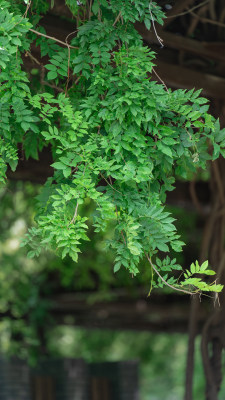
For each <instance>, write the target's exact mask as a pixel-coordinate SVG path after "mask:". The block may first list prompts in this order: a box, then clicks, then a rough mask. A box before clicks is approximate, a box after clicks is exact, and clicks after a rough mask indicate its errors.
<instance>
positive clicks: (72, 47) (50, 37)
mask: <svg viewBox="0 0 225 400" xmlns="http://www.w3.org/2000/svg"><path fill="white" fill-rule="evenodd" d="M29 30H30V31H31V32H33V33H35V34H36V35H38V36H43V37H45V38H47V39H51V40H54V41H55V42H57V43H60V44H62V45H63V46H66V47H68V48H70V49H79V47H75V46H71V45H70V44H68V43H66V42H63V41H62V40H59V39H56V38H55V37H53V36H48V35H45V34H44V33H41V32H38V31H35V30H34V29H29Z"/></svg>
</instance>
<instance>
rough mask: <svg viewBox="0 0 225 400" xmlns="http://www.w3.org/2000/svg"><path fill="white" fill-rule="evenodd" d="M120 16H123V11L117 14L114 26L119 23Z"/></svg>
mask: <svg viewBox="0 0 225 400" xmlns="http://www.w3.org/2000/svg"><path fill="white" fill-rule="evenodd" d="M120 17H121V11H120V12H119V14H118V15H117V17H116V19H115V21H114V22H113V26H115V25H116V24H117V22H118V21H119V19H120Z"/></svg>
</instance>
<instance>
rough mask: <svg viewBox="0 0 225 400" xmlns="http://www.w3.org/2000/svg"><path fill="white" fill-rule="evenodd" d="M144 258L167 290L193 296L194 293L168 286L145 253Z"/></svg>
mask: <svg viewBox="0 0 225 400" xmlns="http://www.w3.org/2000/svg"><path fill="white" fill-rule="evenodd" d="M145 256H146V258H147V260H148V262H149V264H150V265H151V267H152V269H153V270H154V271H155V273H156V274H157V275H158V276H159V278H160V279H161V280H162V282H163V283H164V284H165V285H166V286H168V287H169V288H171V289H173V290H176V291H177V292H182V293H186V294H190V295H192V296H193V294H195V293H193V292H189V291H188V290H184V289H178V288H176V287H175V286H172V285H170V284H169V283H168V282H166V280H165V279H164V278H163V277H162V276H161V274H160V273H159V271H158V270H157V269H156V267H155V266H154V264H153V263H152V261H151V258H150V257H149V256H148V254H147V253H145Z"/></svg>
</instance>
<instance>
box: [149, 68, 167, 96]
mask: <svg viewBox="0 0 225 400" xmlns="http://www.w3.org/2000/svg"><path fill="white" fill-rule="evenodd" d="M152 71H153V72H154V74H155V75H156V76H157V78H158V79H159V80H160V82H161V83H162V84H163V86H164V87H165V89H166V91H167V92H168V93H169V89H168V87H167V86H166V84H165V82H164V81H163V80H162V78H160V76H159V75H158V74H157V72H156V70H155V69H154V68H153V67H152Z"/></svg>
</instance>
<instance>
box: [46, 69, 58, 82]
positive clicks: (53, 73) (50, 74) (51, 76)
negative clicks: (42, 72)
mask: <svg viewBox="0 0 225 400" xmlns="http://www.w3.org/2000/svg"><path fill="white" fill-rule="evenodd" d="M47 78H48V79H49V80H51V79H55V78H57V72H55V71H50V72H48V74H47Z"/></svg>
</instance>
